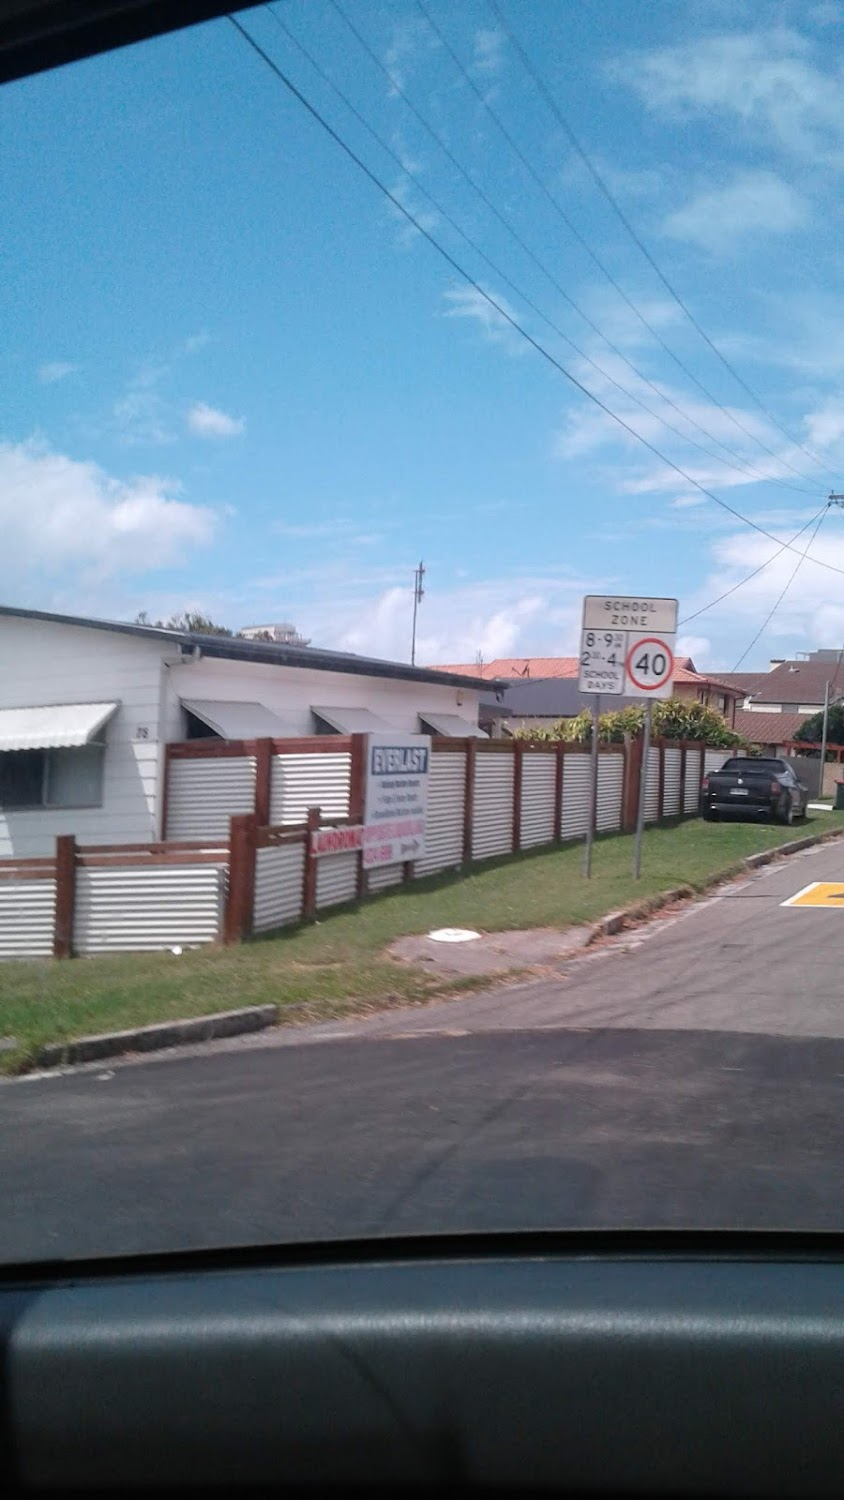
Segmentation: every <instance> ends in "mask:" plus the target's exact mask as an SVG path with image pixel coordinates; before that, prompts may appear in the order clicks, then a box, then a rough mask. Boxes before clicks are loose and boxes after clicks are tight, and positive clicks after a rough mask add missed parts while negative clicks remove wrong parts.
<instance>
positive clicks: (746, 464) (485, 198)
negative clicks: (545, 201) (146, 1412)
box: [271, 0, 813, 495]
mask: <svg viewBox="0 0 844 1500" xmlns="http://www.w3.org/2000/svg"><path fill="white" fill-rule="evenodd" d="M331 5H333V7H334V10H336V12H337V15H339V17H340V20H342V21H343V23H345V26H346V27H348V28H349V31H351V33H352V36H354V37H355V39H357V42H358V43H360V46H361V48H363V49H364V52H366V54H367V57H369V58H370V62H372V63H373V65H375V66H376V68H378V71H379V72H381V74H382V75H384V78H385V80H387V83H388V84H390V87H391V89H393V92H394V93H396V95H397V96H399V98H400V99H402V101H403V102H405V105H406V107H408V110H409V111H411V114H412V115H414V117H415V118H417V120H418V123H420V124H421V127H423V129H424V130H426V132H427V135H429V136H430V138H432V141H435V142H436V145H438V147H439V148H441V151H442V153H444V154H445V156H447V159H448V160H450V162H451V165H453V166H454V168H456V171H457V172H459V174H460V175H462V177H463V180H465V181H466V183H468V184H469V187H471V189H472V192H475V193H477V195H478V198H480V199H481V202H483V204H484V205H486V207H487V210H489V211H490V213H492V214H493V216H495V219H498V222H499V223H501V225H502V226H504V229H505V231H507V233H508V234H510V236H511V237H513V239H514V240H516V245H519V248H520V249H522V251H523V254H525V255H528V258H529V260H531V261H532V263H534V266H537V267H538V270H540V272H541V273H543V276H546V279H547V281H549V282H550V284H552V287H553V288H555V290H556V291H558V293H559V296H561V297H562V299H564V300H565V302H567V303H568V306H570V308H573V309H574V312H576V314H577V315H579V317H580V318H582V320H583V321H585V323H586V326H588V327H589V329H592V332H594V333H597V335H598V338H600V339H603V342H604V344H606V345H607V347H609V348H610V350H612V351H613V354H616V356H618V359H621V360H624V363H625V365H627V366H628V368H630V369H631V371H633V374H634V375H636V377H637V380H642V381H643V383H645V384H646V386H649V387H651V390H654V392H655V395H657V396H658V398H660V401H663V402H666V405H669V407H672V408H673V410H675V411H676V413H678V416H681V417H682V419H684V422H690V423H691V426H694V428H697V431H699V432H702V434H703V437H706V438H709V440H711V441H712V443H715V446H717V447H720V449H723V450H724V453H729V455H730V458H733V459H738V460H739V465H741V469H739V471H741V472H745V474H754V475H757V477H759V478H763V480H766V481H768V483H772V484H780V486H781V487H783V489H792V490H795V492H796V493H799V495H804V493H813V492H811V490H805V489H802V487H801V486H796V484H792V483H789V480H784V478H781V477H780V475H775V474H774V475H771V474H762V472H760V469H757V468H754V465H753V463H750V460H748V459H747V458H745V456H744V455H741V453H736V450H735V449H732V447H730V446H729V444H727V443H723V440H721V438H717V437H715V434H714V432H709V429H708V428H705V426H702V423H699V422H697V420H696V419H694V417H691V416H690V414H688V413H687V411H685V410H684V408H682V407H681V405H679V404H678V402H676V401H673V399H672V396H669V395H666V392H664V390H661V389H660V387H658V386H655V384H654V381H652V380H649V378H648V375H645V374H643V372H642V371H640V369H637V366H636V365H633V362H631V360H630V359H628V357H627V354H624V353H622V350H619V348H618V345H615V344H613V342H612V341H610V339H609V338H607V335H606V333H604V332H603V330H601V329H600V327H598V326H597V324H595V323H594V321H592V318H589V315H588V314H586V312H583V309H582V308H580V306H579V305H577V303H576V302H574V300H573V299H571V297H570V294H568V293H567V291H565V287H562V285H561V282H559V281H558V279H556V276H555V275H553V273H552V272H550V270H549V269H547V266H546V264H544V263H543V261H541V260H540V257H538V255H537V254H535V252H534V251H532V249H531V246H529V245H528V243H526V240H525V239H523V236H522V234H519V231H517V229H516V228H514V225H513V223H510V220H508V219H507V217H505V216H504V214H502V213H501V210H499V208H498V207H496V204H495V202H493V201H492V198H490V196H489V193H487V192H486V190H484V187H483V186H481V184H480V183H478V181H477V178H475V177H472V174H471V172H469V171H468V169H466V166H463V163H462V162H460V160H459V157H457V156H456V154H454V151H453V150H451V147H450V145H448V144H447V141H444V139H442V136H441V135H439V132H438V130H436V129H435V127H433V126H432V124H430V121H429V120H427V118H426V115H424V114H423V111H421V110H418V108H417V105H415V104H414V101H412V99H411V98H409V95H408V93H406V92H405V89H402V84H400V83H399V80H397V78H396V75H394V74H393V72H391V71H390V69H388V68H387V65H385V63H384V62H382V60H381V57H378V52H375V49H373V48H372V46H370V43H369V42H367V39H366V36H364V34H363V31H361V30H360V27H357V26H355V23H354V21H352V20H351V17H349V15H348V13H346V10H345V9H343V6H342V5H340V0H331ZM271 13H273V15H274V18H276V20H279V18H277V17H276V13H274V12H271ZM423 13H424V15H426V20H427V21H429V24H430V26H432V28H433V30H435V31H436V34H438V36H441V33H439V31H438V30H436V27H435V24H433V21H430V17H427V12H424V10H423ZM279 24H282V23H280V21H279ZM442 40H444V45H445V46H448V43H447V42H445V39H442ZM451 55H453V57H454V54H451ZM454 60H456V63H457V66H462V65H460V62H459V58H456V57H454ZM466 77H468V75H466ZM469 83H471V86H472V89H474V87H475V84H474V81H472V80H471V78H469ZM481 102H483V104H484V108H487V110H489V111H490V114H492V110H490V107H489V105H487V104H486V101H481ZM493 118H495V120H496V123H498V126H499V129H501V130H502V132H504V133H505V136H507V139H508V141H510V142H511V145H513V150H514V151H516V153H517V154H519V156H522V153H520V151H519V147H517V145H516V142H514V141H513V139H511V136H510V135H508V132H507V129H505V126H504V124H502V123H501V121H499V120H498V115H493ZM522 159H523V157H522ZM526 165H528V169H529V171H532V168H531V166H529V163H526ZM403 169H405V171H406V166H403ZM408 175H414V174H411V172H409V174H408ZM534 175H535V174H534ZM537 180H538V181H540V186H541V187H543V190H544V192H547V196H549V198H550V201H552V202H553V204H555V207H556V210H558V213H559V214H561V217H562V219H564V222H565V223H567V226H568V228H570V229H571V233H573V234H574V236H576V237H577V240H579V242H580V243H582V245H583V246H585V249H586V251H588V254H589V255H591V257H592V260H594V261H595V264H598V267H600V269H601V270H603V272H604V275H606V276H609V278H610V281H613V278H612V275H610V272H609V270H606V267H604V266H603V264H601V263H600V261H598V258H597V257H595V255H594V254H592V251H591V249H589V246H588V242H586V240H585V239H583V236H582V234H580V231H579V229H577V228H576V226H574V225H573V223H571V220H570V219H568V214H567V213H565V210H564V208H562V207H561V205H559V204H558V201H556V198H555V196H553V195H552V193H550V192H549V190H547V189H546V187H544V184H543V183H541V178H537ZM414 181H417V186H420V187H421V184H420V183H418V178H417V177H415V175H414ZM423 190H424V189H423ZM444 216H445V217H447V214H444ZM459 233H462V231H459ZM463 237H465V236H463ZM481 254H483V252H481ZM483 258H484V260H487V257H483ZM487 264H489V260H487ZM499 275H501V273H499ZM510 285H511V284H510ZM613 285H618V284H615V281H613ZM618 290H619V293H621V296H622V297H624V299H625V302H628V303H630V306H631V308H633V311H634V312H636V314H637V317H639V318H640V320H642V323H643V324H645V327H646V329H648V330H649V332H651V333H654V336H655V338H657V339H658V342H660V344H661V345H663V348H664V350H666V353H667V354H669V356H670V357H672V359H673V360H675V363H676V365H678V366H679V368H681V369H682V371H684V372H685V374H687V375H688V378H690V380H691V381H694V384H696V386H699V389H700V390H702V392H703V395H705V396H706V399H708V401H709V402H712V405H714V407H717V408H718V410H721V411H723V414H724V416H726V417H727V419H729V420H730V422H733V423H735V425H736V426H738V428H739V429H741V431H742V432H745V434H747V435H748V437H750V438H751V441H753V443H757V444H759V447H762V449H763V450H765V452H766V453H768V455H769V456H771V458H772V459H774V460H775V463H780V465H781V466H784V468H789V469H792V472H795V474H798V477H801V478H807V480H808V481H810V483H813V480H811V475H808V474H801V471H799V469H793V466H792V465H790V463H787V462H786V460H784V459H781V458H780V456H778V455H777V453H774V450H772V449H769V447H766V444H765V443H762V441H760V440H759V438H757V437H756V435H754V434H753V432H750V429H747V428H742V425H741V423H739V422H736V419H735V417H733V416H732V413H730V411H727V408H726V407H721V405H720V402H718V401H717V399H715V396H712V395H711V392H709V390H708V389H706V387H705V386H702V384H700V381H699V380H697V377H696V375H694V374H693V372H691V371H688V369H687V366H685V365H684V363H682V360H679V359H678V357H676V356H675V354H673V351H672V350H670V348H669V345H667V344H666V342H664V339H661V336H660V335H658V333H657V332H655V330H654V329H652V327H651V324H649V323H646V320H645V318H642V314H639V311H637V309H636V306H634V303H633V302H630V299H628V297H627V294H625V293H624V291H622V290H621V288H618ZM522 297H523V300H525V302H526V303H528V305H529V306H532V305H531V303H529V302H528V299H526V297H525V296H523V294H522ZM534 311H538V309H535V308H534ZM540 317H541V318H543V321H546V323H549V320H547V318H546V317H544V314H541V312H540ZM550 327H556V326H555V324H550ZM556 332H559V330H556ZM561 336H562V338H564V339H565V338H567V335H561ZM568 344H571V339H568ZM573 347H574V348H577V347H576V345H573ZM577 353H580V351H577ZM583 357H585V359H586V360H589V356H583ZM589 363H592V365H594V363H595V362H594V360H592V362H589ZM595 368H598V369H600V366H595ZM601 374H603V375H604V377H606V378H607V380H610V381H613V378H612V377H609V375H606V372H604V371H601ZM613 384H615V386H616V387H618V389H619V390H624V387H619V386H618V381H613ZM625 395H630V392H625ZM633 401H637V404H639V405H642V407H643V410H645V411H648V413H651V416H657V414H655V413H652V410H651V408H649V407H646V405H645V404H643V402H640V401H639V398H636V396H633ZM657 420H658V422H663V423H664V425H666V426H669V428H670V423H667V422H666V419H664V417H660V416H657ZM672 431H675V432H676V429H675V428H672ZM681 437H682V438H684V441H685V443H693V444H694V440H693V438H688V437H687V435H685V434H681ZM703 452H705V453H706V455H708V456H709V458H715V460H717V462H724V460H723V459H718V458H717V455H712V453H711V452H709V450H708V449H705V450H703Z"/></svg>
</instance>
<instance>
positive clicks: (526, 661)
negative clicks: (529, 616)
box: [434, 656, 578, 679]
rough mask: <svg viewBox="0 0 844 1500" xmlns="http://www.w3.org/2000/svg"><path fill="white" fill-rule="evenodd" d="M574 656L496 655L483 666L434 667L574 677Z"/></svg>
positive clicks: (473, 674) (489, 675)
mask: <svg viewBox="0 0 844 1500" xmlns="http://www.w3.org/2000/svg"><path fill="white" fill-rule="evenodd" d="M577 669H578V659H577V657H576V656H498V657H496V659H495V661H486V662H484V664H483V666H480V667H479V666H478V665H477V663H476V662H472V664H471V665H468V664H464V665H463V666H458V667H443V666H440V665H437V666H435V667H434V671H436V672H465V673H466V675H467V676H469V677H485V678H487V679H489V678H492V677H504V678H507V677H509V678H512V679H515V678H521V677H542V678H545V677H576V676H577Z"/></svg>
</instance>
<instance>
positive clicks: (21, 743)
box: [0, 703, 118, 751]
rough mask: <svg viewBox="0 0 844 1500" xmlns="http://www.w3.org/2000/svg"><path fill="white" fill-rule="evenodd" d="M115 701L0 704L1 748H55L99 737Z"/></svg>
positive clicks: (115, 706)
mask: <svg viewBox="0 0 844 1500" xmlns="http://www.w3.org/2000/svg"><path fill="white" fill-rule="evenodd" d="M117 706H118V705H117V704H116V703H51V704H49V705H48V706H47V707H45V708H0V751H3V750H56V749H64V748H65V747H67V746H71V745H87V744H89V743H90V742H91V740H93V739H96V737H97V735H98V734H99V731H100V730H101V729H102V727H103V725H104V724H107V723H108V721H109V719H110V718H111V716H112V714H113V713H114V712H115V710H116V709H117Z"/></svg>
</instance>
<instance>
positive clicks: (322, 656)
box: [0, 604, 507, 692]
mask: <svg viewBox="0 0 844 1500" xmlns="http://www.w3.org/2000/svg"><path fill="white" fill-rule="evenodd" d="M3 617H6V618H12V619H21V620H43V621H45V622H46V623H47V624H50V625H76V626H80V627H81V628H82V629H85V630H110V631H113V632H115V633H116V634H119V635H134V636H140V637H142V638H143V639H146V640H159V641H168V642H170V644H171V645H174V646H187V647H194V646H198V647H199V648H200V650H201V651H202V653H203V654H204V655H205V656H214V657H219V658H222V659H224V660H228V661H248V662H266V663H268V664H269V665H270V666H277V667H311V668H312V669H313V668H316V670H317V671H321V672H346V673H349V674H350V675H352V676H355V677H387V678H394V679H397V680H398V681H402V682H429V683H435V684H436V683H439V684H440V685H441V686H446V687H463V688H472V689H474V690H475V691H483V692H489V691H490V690H491V691H493V692H495V691H496V690H497V689H498V688H506V686H507V684H506V683H505V682H502V683H498V682H497V681H495V680H494V679H489V678H484V677H462V676H460V675H458V674H457V673H455V672H438V671H436V669H434V668H432V667H411V666H410V665H409V664H408V665H405V663H404V662H391V661H382V660H381V659H380V658H379V657H369V656H354V655H353V654H352V653H351V652H348V651H326V650H323V649H322V648H321V647H318V646H283V645H280V644H277V643H276V642H269V641H247V640H239V639H237V638H235V637H232V636H225V635H203V634H202V633H201V632H198V631H191V630H165V629H164V628H163V627H161V626H158V625H135V624H133V623H130V622H129V621H128V620H97V619H93V618H90V617H88V616H85V615H62V614H54V613H52V612H51V611H49V610H43V609H15V608H14V607H13V606H12V605H8V604H0V618H3Z"/></svg>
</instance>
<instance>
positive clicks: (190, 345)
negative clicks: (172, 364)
mask: <svg viewBox="0 0 844 1500" xmlns="http://www.w3.org/2000/svg"><path fill="white" fill-rule="evenodd" d="M210 343H213V340H212V338H211V335H210V333H209V332H208V330H207V328H200V330H199V332H198V333H191V334H188V337H187V338H186V339H185V340H184V342H183V343H182V344H181V345H180V347H179V348H178V349H177V350H176V357H177V358H179V357H181V356H183V355H188V354H199V352H200V350H202V349H207V347H208V345H209V344H210Z"/></svg>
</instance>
